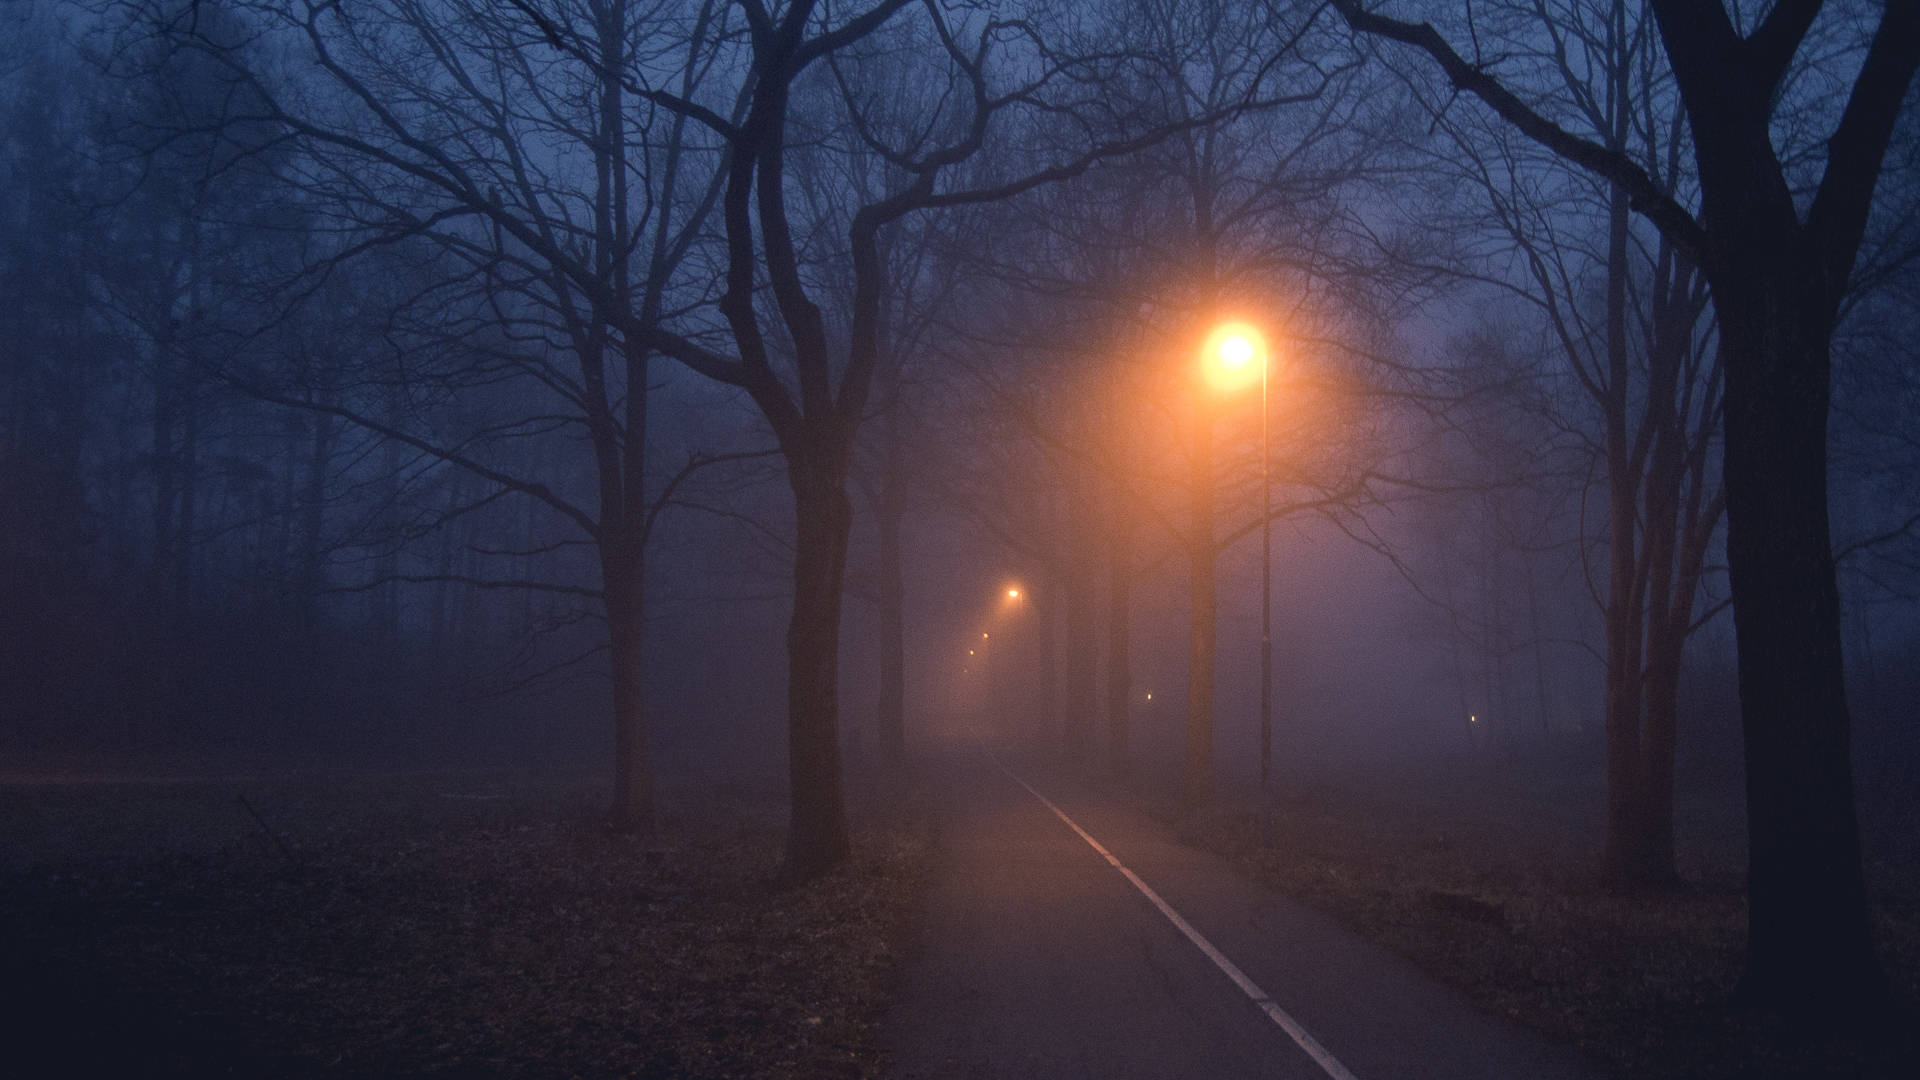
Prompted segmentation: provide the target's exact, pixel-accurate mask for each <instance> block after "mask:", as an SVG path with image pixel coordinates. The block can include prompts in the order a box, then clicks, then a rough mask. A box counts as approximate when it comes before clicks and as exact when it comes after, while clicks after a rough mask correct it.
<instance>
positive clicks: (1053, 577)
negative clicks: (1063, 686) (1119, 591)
mask: <svg viewBox="0 0 1920 1080" xmlns="http://www.w3.org/2000/svg"><path fill="white" fill-rule="evenodd" d="M1064 592H1065V586H1064V585H1063V584H1062V583H1061V578H1060V576H1059V575H1057V574H1049V575H1047V580H1046V581H1045V583H1043V584H1042V585H1041V586H1040V588H1039V589H1038V591H1036V592H1035V593H1034V596H1033V598H1032V602H1031V604H1030V605H1029V610H1031V611H1032V612H1033V617H1032V618H1031V619H1029V620H1028V625H1029V627H1030V632H1031V633H1032V634H1033V635H1034V640H1035V641H1036V642H1038V647H1037V649H1036V650H1035V652H1036V654H1037V659H1036V661H1035V663H1036V666H1037V668H1038V670H1036V671H1035V672H1034V673H1033V678H1034V679H1035V680H1036V686H1035V690H1036V694H1035V698H1036V700H1037V701H1038V702H1039V705H1038V708H1039V715H1038V716H1037V717H1036V718H1035V720H1034V725H1035V727H1037V728H1038V729H1039V736H1040V739H1039V742H1040V744H1041V745H1042V746H1045V747H1047V748H1048V749H1050V750H1057V749H1059V747H1060V695H1059V688H1060V647H1059V640H1058V639H1057V638H1056V637H1055V634H1054V631H1055V626H1054V618H1053V613H1054V609H1055V608H1057V607H1059V605H1058V604H1057V603H1055V602H1054V601H1053V598H1054V597H1056V596H1062V595H1064ZM1008 671H1009V672H1011V671H1012V667H1011V666H1009V667H1008Z"/></svg>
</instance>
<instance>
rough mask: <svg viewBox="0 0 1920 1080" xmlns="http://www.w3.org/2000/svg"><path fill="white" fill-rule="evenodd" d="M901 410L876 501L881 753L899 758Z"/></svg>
mask: <svg viewBox="0 0 1920 1080" xmlns="http://www.w3.org/2000/svg"><path fill="white" fill-rule="evenodd" d="M899 411H900V407H899V404H898V403H897V402H896V403H895V405H894V408H893V411H892V413H891V414H890V415H889V418H888V431H887V458H886V463H885V469H886V475H885V476H884V477H882V478H881V481H880V498H879V499H878V500H877V501H876V505H875V507H874V510H875V513H874V526H875V528H877V529H878V530H879V534H880V537H879V539H880V544H879V549H880V550H879V555H880V567H879V572H880V705H879V709H878V710H877V711H878V716H877V726H878V728H879V731H878V734H879V737H880V756H881V758H882V759H884V760H885V761H887V762H888V763H890V764H898V763H899V762H901V761H902V760H903V759H905V757H906V753H907V734H906V732H907V721H906V716H907V645H906V626H907V612H906V595H907V587H906V573H905V570H904V568H903V567H902V565H901V563H902V544H901V538H900V525H901V521H902V519H903V518H905V517H906V497H905V492H904V490H903V489H904V487H905V480H904V478H903V477H901V476H900V470H901V462H900V442H899V420H898V419H897V416H898V413H899Z"/></svg>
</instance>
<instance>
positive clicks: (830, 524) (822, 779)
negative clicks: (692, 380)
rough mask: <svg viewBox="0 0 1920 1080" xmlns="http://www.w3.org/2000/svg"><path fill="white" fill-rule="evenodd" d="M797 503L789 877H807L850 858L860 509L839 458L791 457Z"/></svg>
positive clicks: (797, 453)
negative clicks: (843, 615)
mask: <svg viewBox="0 0 1920 1080" xmlns="http://www.w3.org/2000/svg"><path fill="white" fill-rule="evenodd" d="M787 450H788V456H787V479H788V482H789V484H790V485H791V486H792V488H793V499H794V563H793V583H794V596H793V616H792V619H791V620H790V621H789V622H788V624H787V663H788V669H789V676H788V683H787V738H788V756H787V762H788V783H789V785H790V787H789V791H790V795H791V803H792V807H791V809H792V815H793V821H792V825H791V832H790V833H789V836H788V840H787V866H788V870H789V872H791V873H793V874H795V875H796V876H800V877H806V876H809V875H812V874H817V873H819V872H821V871H823V870H825V869H827V868H828V867H831V866H833V865H834V864H836V863H838V862H839V861H840V860H841V859H843V858H845V857H846V855H847V852H848V850H849V843H848V837H847V820H846V809H845V799H844V796H843V793H842V787H841V776H840V731H839V726H840V725H839V717H840V698H839V695H840V688H839V675H840V605H841V597H842V596H843V595H844V592H843V586H844V584H845V577H846V562H847V538H848V535H849V533H850V531H851V529H852V525H853V504H852V502H851V500H849V499H848V497H847V492H846V482H845V476H844V470H843V469H842V468H840V467H838V466H837V465H836V464H835V460H836V458H837V455H834V454H832V453H831V452H829V451H825V450H823V449H822V448H819V447H817V446H811V445H808V446H801V445H794V446H789V447H788V448H787Z"/></svg>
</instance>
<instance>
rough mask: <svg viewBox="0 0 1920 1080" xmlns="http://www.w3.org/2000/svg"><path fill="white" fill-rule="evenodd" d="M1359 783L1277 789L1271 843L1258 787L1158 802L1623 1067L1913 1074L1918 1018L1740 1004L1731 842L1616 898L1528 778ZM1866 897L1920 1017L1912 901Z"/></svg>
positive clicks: (1201, 841)
mask: <svg viewBox="0 0 1920 1080" xmlns="http://www.w3.org/2000/svg"><path fill="white" fill-rule="evenodd" d="M1367 787H1370V788H1371V790H1366V789H1365V788H1363V786H1362V785H1361V784H1359V783H1349V784H1347V785H1345V786H1335V785H1329V786H1322V787H1317V788H1315V789H1314V790H1313V791H1312V792H1311V793H1310V794H1305V795H1302V794H1299V793H1297V792H1296V793H1295V794H1294V795H1293V796H1292V797H1291V798H1288V799H1284V800H1281V801H1280V802H1279V803H1278V804H1277V806H1276V808H1275V810H1274V811H1273V816H1272V821H1271V825H1270V828H1271V838H1272V843H1271V846H1265V845H1263V844H1262V843H1261V824H1260V818H1259V814H1258V803H1257V802H1256V801H1255V800H1253V799H1251V798H1241V799H1238V800H1233V799H1229V800H1225V801H1223V802H1222V803H1221V805H1219V806H1217V807H1215V808H1213V809H1210V810H1207V811H1204V812H1198V813H1190V814H1182V813H1180V812H1179V811H1178V810H1177V809H1176V808H1175V805H1174V804H1173V803H1172V802H1171V801H1170V800H1164V799H1163V800H1158V801H1154V802H1151V803H1150V804H1149V809H1150V810H1151V811H1152V812H1153V813H1154V814H1155V816H1157V817H1159V818H1160V819H1161V820H1162V821H1164V822H1167V823H1168V824H1169V825H1171V826H1172V827H1173V828H1174V829H1175V831H1176V832H1177V834H1178V835H1179V836H1180V837H1181V839H1183V840H1184V841H1186V842H1188V843H1190V844H1193V845H1195V846H1197V847H1200V848H1203V849H1207V850H1210V851H1213V852H1216V853H1218V854H1222V855H1225V856H1228V857H1229V858H1232V859H1234V860H1235V861H1237V862H1238V863H1239V864H1240V865H1241V866H1242V867H1243V868H1245V869H1246V870H1247V871H1249V872H1250V873H1251V874H1252V875H1253V876H1255V877H1256V878H1257V879H1259V880H1260V881H1262V882H1264V883H1265V884H1267V885H1268V886H1269V887H1271V888H1273V889H1275V890H1277V891H1279V892H1282V893H1285V894H1287V895H1289V896H1293V897H1295V898H1298V899H1300V900H1303V901H1305V902H1307V903H1309V904H1311V905H1313V906H1315V907H1317V908H1319V909H1321V910H1323V911H1325V912H1327V913H1329V914H1331V915H1332V916H1334V917H1335V918H1336V919H1337V920H1339V921H1340V922H1341V923H1343V924H1344V925H1346V926H1347V927H1349V928H1350V929H1353V930H1355V931H1357V932H1359V933H1361V934H1363V935H1365V936H1367V937H1370V938H1372V939H1374V940H1376V941H1378V942H1380V943H1382V944H1384V945H1386V946H1388V947H1390V948H1392V949H1394V950H1395V951H1397V952H1399V953H1401V954H1402V955H1404V956H1406V957H1408V958H1409V959H1411V960H1412V961H1414V962H1415V963H1416V964H1418V965H1419V966H1420V967H1422V968H1423V969H1424V970H1426V971H1427V972H1429V973H1430V974H1432V975H1434V976H1436V977H1438V978H1440V979H1441V980H1443V981H1445V982H1448V983H1451V984H1453V985H1454V986H1457V987H1459V988H1460V989H1462V990H1464V991H1465V992H1466V993H1467V994H1468V995H1470V996H1471V997H1473V998H1474V999H1475V1000H1477V1001H1478V1002H1479V1003H1480V1004H1482V1005H1483V1006H1484V1007H1486V1008H1488V1009H1489V1010H1490V1011H1493V1012H1497V1013H1502V1014H1505V1015H1507V1016H1510V1017H1512V1018H1514V1019H1516V1020H1517V1021H1519V1022H1521V1023H1523V1024H1526V1025H1528V1026H1531V1027H1534V1028H1536V1029H1539V1030H1541V1031H1544V1032H1546V1033H1548V1034H1549V1035H1551V1036H1553V1037H1556V1038H1559V1039H1561V1040H1563V1041H1566V1042H1570V1043H1574V1044H1576V1045H1578V1046H1580V1047H1582V1048H1584V1049H1586V1050H1587V1051H1588V1052H1590V1053H1592V1054H1593V1055H1594V1056H1596V1057H1598V1058H1600V1059H1602V1060H1604V1061H1606V1062H1607V1063H1609V1064H1610V1065H1611V1066H1612V1067H1613V1068H1614V1069H1615V1070H1616V1071H1617V1073H1618V1074H1619V1075H1621V1076H1630V1077H1636V1078H1640V1077H1646V1078H1667V1077H1672V1078H1681V1077H1685V1078H1701V1080H1713V1078H1722V1077H1773V1076H1806V1077H1886V1078H1889V1080H1891V1078H1895V1077H1902V1078H1904V1077H1913V1076H1920V1046H1917V1045H1916V1041H1915V1038H1914V1036H1913V1035H1912V1034H1911V1032H1912V1028H1911V1027H1909V1029H1908V1032H1907V1033H1904V1034H1902V1033H1900V1032H1894V1033H1887V1032H1878V1033H1875V1034H1871V1035H1858V1034H1854V1035H1833V1034H1827V1035H1817V1034H1816V1035H1810V1034H1808V1033H1807V1032H1806V1031H1805V1030H1804V1029H1803V1028H1801V1027H1799V1026H1798V1025H1796V1024H1794V1023H1792V1022H1791V1020H1790V1018H1781V1017H1769V1016H1759V1015H1754V1014H1751V1013H1748V1012H1745V1011H1743V1010H1741V1009H1738V1008H1736V1007H1735V1006H1734V1005H1733V1004H1732V992H1733V989H1734V986H1735V984H1736V982H1737V980H1738V979H1739V976H1740V971H1741V963H1742V954H1743V950H1744V945H1745V936H1746V912H1745V899H1744V895H1743V892H1742V889H1741V886H1740V878H1739V876H1738V873H1737V871H1736V870H1735V858H1734V857H1730V856H1737V852H1733V853H1729V852H1727V851H1725V850H1713V851H1707V852H1704V853H1703V852H1701V851H1698V850H1690V851H1687V852H1684V853H1683V869H1684V870H1685V871H1686V872H1687V876H1688V882H1687V884H1686V886H1685V887H1684V888H1682V889H1680V890H1678V891H1675V892H1671V893H1658V894H1650V895H1637V896H1620V895H1615V894H1612V893H1609V892H1607V891H1605V890H1603V889H1601V888H1600V887H1599V886H1598V883H1597V874H1596V870H1597V858H1596V856H1595V855H1594V853H1595V852H1596V851H1597V850H1598V846H1599V844H1598V834H1597V830H1596V829H1595V828H1594V826H1593V823H1592V819H1591V817H1590V816H1587V815H1583V814H1581V813H1578V812H1569V808H1568V807H1567V805H1566V804H1565V802H1564V801H1556V800H1554V799H1552V798H1548V797H1545V796H1546V794H1547V793H1545V792H1543V791H1541V790H1540V789H1539V788H1538V787H1530V786H1529V785H1528V784H1527V783H1526V782H1525V780H1524V779H1523V778H1513V777H1507V778H1498V777H1485V776H1483V777H1480V778H1478V781H1477V782H1476V783H1475V784H1474V785H1471V787H1472V790H1462V789H1461V788H1460V787H1458V786H1453V787H1449V786H1447V785H1432V784H1426V783H1423V782H1421V780H1419V779H1418V778H1408V777H1396V778H1394V779H1393V781H1392V782H1391V783H1383V782H1380V781H1379V780H1377V779H1376V780H1375V782H1374V783H1373V784H1372V785H1367ZM1381 790H1390V791H1391V795H1385V796H1383V795H1382V794H1380V791H1381ZM1875 892H1876V898H1877V908H1876V911H1875V918H1876V928H1877V932H1878V940H1879V943H1880V945H1881V957H1882V960H1883V963H1884V964H1885V966H1886V968H1887V970H1888V973H1889V975H1890V976H1891V978H1892V981H1893V983H1894V985H1895V987H1896V993H1897V994H1899V995H1900V996H1901V997H1902V998H1903V999H1904V1000H1903V1008H1904V1009H1905V1011H1906V1013H1907V1014H1908V1015H1909V1016H1911V1015H1913V1013H1914V1009H1913V1003H1914V1002H1915V1001H1916V1000H1920V902H1917V901H1920V895H1917V894H1916V892H1915V891H1914V890H1913V889H1912V888H1911V883H1910V882H1897V881H1879V882H1876V890H1875Z"/></svg>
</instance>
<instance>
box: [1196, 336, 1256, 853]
mask: <svg viewBox="0 0 1920 1080" xmlns="http://www.w3.org/2000/svg"><path fill="white" fill-rule="evenodd" d="M1201 366H1202V368H1203V369H1204V370H1205V372H1206V377H1207V381H1208V382H1210V383H1212V384H1213V386H1214V387H1215V388H1216V389H1218V390H1220V391H1222V392H1224V393H1231V392H1233V391H1236V390H1240V389H1243V388H1244V387H1246V386H1248V385H1250V384H1251V383H1252V382H1253V380H1254V378H1255V377H1256V376H1258V378H1259V379H1260V841H1261V843H1262V844H1269V845H1270V844H1271V843H1272V842H1273V827H1272V800H1271V798H1270V796H1271V792H1272V785H1271V780H1270V778H1271V776H1272V773H1273V484H1272V482H1271V479H1272V478H1271V476H1270V474H1269V470H1270V469H1271V468H1272V464H1271V461H1272V457H1273V455H1272V453H1271V447H1272V433H1271V429H1270V427H1269V425H1268V415H1267V414H1268V409H1267V369H1268V367H1269V366H1271V365H1270V363H1269V358H1268V354H1267V339H1266V336H1265V335H1263V334H1262V333H1261V332H1260V328H1259V327H1257V326H1254V325H1253V324H1251V323H1245V322H1224V323H1221V324H1220V325H1219V326H1217V327H1215V328H1214V331H1213V333H1212V334H1209V335H1208V336H1207V342H1206V345H1205V346H1204V348H1203V349H1202V350H1201Z"/></svg>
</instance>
